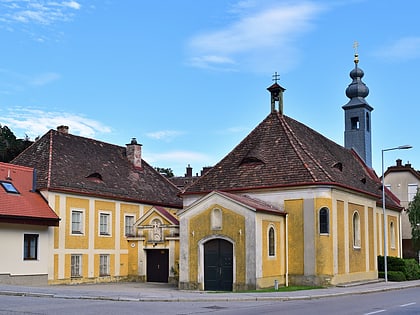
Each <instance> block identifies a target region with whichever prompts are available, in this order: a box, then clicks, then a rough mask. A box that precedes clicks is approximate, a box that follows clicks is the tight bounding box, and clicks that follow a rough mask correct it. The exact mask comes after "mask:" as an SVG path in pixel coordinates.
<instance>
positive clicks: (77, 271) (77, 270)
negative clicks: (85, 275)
mask: <svg viewBox="0 0 420 315" xmlns="http://www.w3.org/2000/svg"><path fill="white" fill-rule="evenodd" d="M70 265H71V268H70V273H71V274H70V276H71V277H72V278H80V277H82V255H81V254H72V255H71V258H70Z"/></svg>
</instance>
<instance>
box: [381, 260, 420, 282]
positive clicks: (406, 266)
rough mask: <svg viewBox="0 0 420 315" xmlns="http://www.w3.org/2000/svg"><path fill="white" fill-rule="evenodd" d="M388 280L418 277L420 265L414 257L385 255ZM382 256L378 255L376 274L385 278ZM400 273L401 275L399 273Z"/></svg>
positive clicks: (419, 277) (415, 278)
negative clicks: (403, 257) (405, 257)
mask: <svg viewBox="0 0 420 315" xmlns="http://www.w3.org/2000/svg"><path fill="white" fill-rule="evenodd" d="M387 266H388V280H390V281H405V280H417V279H420V266H419V264H418V263H417V261H416V260H415V259H402V258H398V257H392V256H387ZM384 271H385V270H384V257H383V256H378V276H379V278H385V275H384ZM401 274H402V275H401Z"/></svg>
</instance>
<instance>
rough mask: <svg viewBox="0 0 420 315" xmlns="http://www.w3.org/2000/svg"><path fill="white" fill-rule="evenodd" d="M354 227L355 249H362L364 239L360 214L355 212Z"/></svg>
mask: <svg viewBox="0 0 420 315" xmlns="http://www.w3.org/2000/svg"><path fill="white" fill-rule="evenodd" d="M352 225H353V248H355V249H360V248H361V247H362V237H361V230H360V229H361V223H360V213H359V212H358V211H354V212H353V218H352Z"/></svg>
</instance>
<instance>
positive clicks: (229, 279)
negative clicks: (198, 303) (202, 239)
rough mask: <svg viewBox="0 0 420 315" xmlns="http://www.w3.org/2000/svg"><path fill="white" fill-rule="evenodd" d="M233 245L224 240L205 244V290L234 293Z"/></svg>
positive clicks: (215, 240)
mask: <svg viewBox="0 0 420 315" xmlns="http://www.w3.org/2000/svg"><path fill="white" fill-rule="evenodd" d="M232 283H233V245H232V243H230V242H228V241H226V240H223V239H214V240H211V241H208V242H206V243H205V244H204V290H211V291H232Z"/></svg>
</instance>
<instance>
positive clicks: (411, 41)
mask: <svg viewBox="0 0 420 315" xmlns="http://www.w3.org/2000/svg"><path fill="white" fill-rule="evenodd" d="M375 55H376V56H378V57H382V58H385V59H391V60H394V61H406V60H413V59H419V58H420V37H404V38H400V39H398V40H396V41H394V42H393V43H391V44H390V45H387V46H385V47H382V48H381V49H380V50H379V51H377V52H376V53H375Z"/></svg>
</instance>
